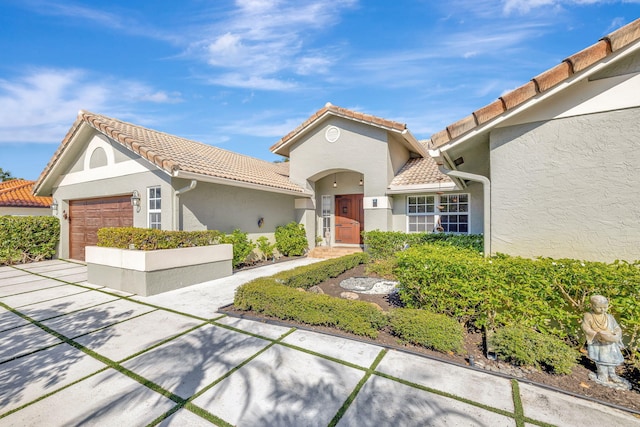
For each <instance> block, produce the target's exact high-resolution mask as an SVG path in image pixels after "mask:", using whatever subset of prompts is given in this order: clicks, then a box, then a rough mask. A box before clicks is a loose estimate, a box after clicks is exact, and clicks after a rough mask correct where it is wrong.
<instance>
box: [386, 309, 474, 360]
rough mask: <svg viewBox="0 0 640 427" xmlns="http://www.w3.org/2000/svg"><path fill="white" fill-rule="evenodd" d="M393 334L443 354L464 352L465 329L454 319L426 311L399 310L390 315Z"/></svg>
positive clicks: (392, 311)
mask: <svg viewBox="0 0 640 427" xmlns="http://www.w3.org/2000/svg"><path fill="white" fill-rule="evenodd" d="M389 325H390V327H391V330H392V333H393V334H394V335H396V336H398V337H399V338H400V339H401V340H403V341H406V342H409V343H411V344H417V345H421V346H424V347H427V348H432V349H434V350H437V351H441V352H443V353H447V352H450V351H451V352H454V353H458V354H461V353H462V352H463V351H464V328H463V326H462V325H461V324H460V323H458V322H456V321H455V320H454V319H452V318H450V317H447V316H445V315H442V314H435V313H430V312H428V311H425V310H415V309H408V308H397V309H394V310H391V312H390V313H389Z"/></svg>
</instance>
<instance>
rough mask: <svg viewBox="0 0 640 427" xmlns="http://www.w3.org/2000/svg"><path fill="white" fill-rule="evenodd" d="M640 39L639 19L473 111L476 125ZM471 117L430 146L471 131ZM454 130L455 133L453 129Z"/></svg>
mask: <svg viewBox="0 0 640 427" xmlns="http://www.w3.org/2000/svg"><path fill="white" fill-rule="evenodd" d="M639 39H640V19H637V20H635V21H633V22H631V23H630V24H627V25H625V26H624V27H622V28H620V29H618V30H616V31H614V32H612V33H611V34H609V35H607V36H605V37H603V38H602V39H601V40H600V41H599V42H598V43H596V44H593V45H591V46H589V47H588V48H586V49H583V50H581V51H580V52H577V53H575V54H573V55H571V56H569V57H568V58H567V59H565V60H564V61H563V62H562V63H560V64H558V65H556V66H555V67H553V68H551V69H549V70H547V71H545V72H543V73H541V74H538V75H537V76H536V77H534V78H533V79H532V80H531V81H530V82H528V83H526V84H524V85H522V86H520V87H519V88H517V89H515V90H513V91H511V92H509V93H507V94H505V95H503V96H501V97H500V98H499V99H498V100H497V101H494V102H492V103H491V104H489V105H486V106H484V107H482V108H480V109H478V110H476V111H475V112H474V113H473V116H474V117H475V120H476V123H477V125H476V126H480V125H482V124H484V123H487V122H489V121H491V120H493V119H495V118H496V117H498V116H500V115H501V114H502V113H504V112H505V111H508V110H511V109H513V108H515V107H517V106H518V105H521V104H522V103H524V102H526V101H528V100H530V99H531V98H533V97H535V96H536V95H538V94H539V93H544V92H546V91H548V90H549V89H551V88H553V87H554V86H556V85H558V84H559V83H562V82H563V81H565V80H567V79H568V78H569V77H571V76H572V75H573V74H575V73H578V72H581V71H583V70H585V69H587V68H589V67H590V66H592V65H594V64H596V63H597V62H599V61H601V60H602V59H604V58H606V57H607V56H608V55H610V54H611V53H612V52H616V51H618V50H620V49H622V48H624V47H626V46H628V45H629V44H631V43H633V42H636V41H638V40H639ZM474 127H475V126H471V122H470V121H469V119H468V117H467V118H465V119H462V120H461V121H458V122H456V123H453V124H452V125H449V126H448V127H447V128H446V129H445V130H442V131H439V132H436V133H435V134H433V135H432V136H431V139H430V142H429V147H430V148H438V147H440V146H442V145H444V144H447V143H448V142H450V141H451V140H452V139H455V138H458V137H460V136H462V135H464V134H465V133H467V132H469V131H470V130H472V129H473V128H474ZM452 130H453V133H452V132H451V131H452Z"/></svg>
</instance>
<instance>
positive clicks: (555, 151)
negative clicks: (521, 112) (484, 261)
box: [491, 108, 640, 261]
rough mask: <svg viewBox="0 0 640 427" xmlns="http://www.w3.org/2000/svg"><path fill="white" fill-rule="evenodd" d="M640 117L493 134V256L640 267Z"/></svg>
mask: <svg viewBox="0 0 640 427" xmlns="http://www.w3.org/2000/svg"><path fill="white" fill-rule="evenodd" d="M639 135H640V109H638V108H633V109H626V110H619V111H612V112H607V113H598V114H589V115H584V116H577V117H569V118H563V119H558V120H551V121H547V122H536V123H529V124H522V125H517V126H511V127H506V128H500V129H495V130H494V131H493V132H492V134H491V181H492V195H491V198H492V200H491V202H492V206H493V208H492V209H493V212H492V251H493V252H505V253H509V254H513V255H521V256H526V257H535V256H550V257H570V258H579V259H586V260H599V261H612V260H615V259H625V260H636V259H640V227H638V218H640V200H639V199H638V197H637V194H638V188H640V174H639V173H638V165H639V164H640V150H638V141H639V138H640V136H639Z"/></svg>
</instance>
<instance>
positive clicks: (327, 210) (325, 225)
mask: <svg viewBox="0 0 640 427" xmlns="http://www.w3.org/2000/svg"><path fill="white" fill-rule="evenodd" d="M333 200H334V196H332V195H329V194H323V195H322V197H321V204H320V208H321V211H320V214H321V215H320V221H321V224H322V227H321V230H322V236H321V237H322V238H323V239H326V243H327V245H329V244H331V236H332V232H333V230H332V228H331V218H332V216H333ZM327 233H329V236H328V237H327Z"/></svg>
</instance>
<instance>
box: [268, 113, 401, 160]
mask: <svg viewBox="0 0 640 427" xmlns="http://www.w3.org/2000/svg"><path fill="white" fill-rule="evenodd" d="M327 113H331V114H334V115H336V116H339V117H342V118H346V119H349V120H356V121H359V122H361V123H366V124H369V125H374V126H378V127H383V128H389V129H395V130H397V131H404V130H406V129H407V124H406V123H401V122H398V121H395V120H389V119H384V118H382V117H379V116H374V115H372V114H367V113H361V112H358V111H355V110H351V109H348V108H343V107H338V106H336V105H333V104H332V103H330V102H327V103H326V104H325V105H324V106H323V107H322V108H320V109H319V110H317V111H316V112H315V113H313V114H311V116H309V118H307V119H306V120H305V121H304V122H302V123H301V124H300V125H298V126H297V127H296V128H295V129H294V130H292V131H291V132H289V133H287V134H286V135H285V136H283V137H282V138H280V139H279V140H278V141H277V142H276V143H275V144H273V145H272V146H271V147H270V148H269V150H270V151H271V152H272V153H273V152H276V151H277V150H279V149H280V148H281V147H283V146H284V145H286V144H287V143H288V142H289V141H291V140H292V139H294V138H295V137H296V136H297V135H298V134H300V133H301V132H303V131H304V130H305V129H307V128H309V127H310V126H312V125H313V123H315V122H316V121H317V120H320V119H321V118H322V117H324V116H325V115H326V114H327Z"/></svg>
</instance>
